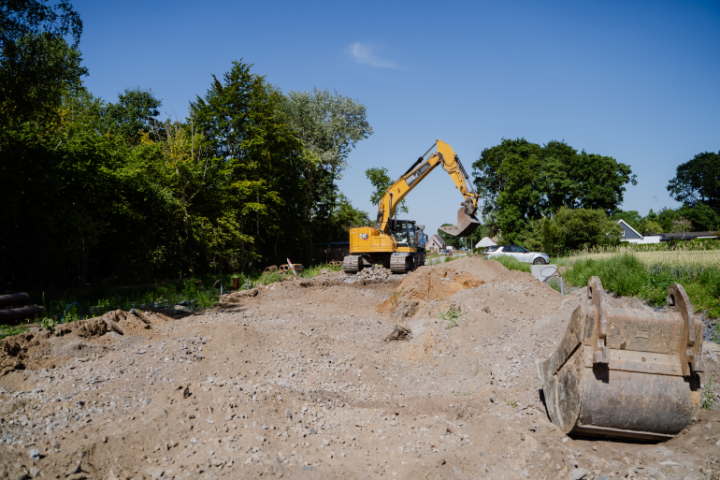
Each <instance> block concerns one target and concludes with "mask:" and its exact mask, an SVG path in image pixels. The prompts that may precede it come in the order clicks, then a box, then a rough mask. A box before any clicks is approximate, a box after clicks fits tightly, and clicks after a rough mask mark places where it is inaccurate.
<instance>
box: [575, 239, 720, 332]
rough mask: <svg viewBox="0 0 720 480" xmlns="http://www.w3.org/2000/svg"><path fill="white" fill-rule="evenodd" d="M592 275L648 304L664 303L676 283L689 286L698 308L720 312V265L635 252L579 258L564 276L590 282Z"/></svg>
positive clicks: (714, 313) (577, 283)
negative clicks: (655, 259)
mask: <svg viewBox="0 0 720 480" xmlns="http://www.w3.org/2000/svg"><path fill="white" fill-rule="evenodd" d="M592 276H598V277H600V281H601V282H602V284H603V286H604V287H605V288H606V289H608V290H610V291H612V292H615V293H617V294H618V295H622V296H637V297H640V298H643V299H645V300H646V301H647V303H648V305H651V306H656V305H664V304H665V301H666V296H667V289H668V287H670V285H672V284H673V283H679V284H680V285H682V286H683V288H685V291H686V292H687V294H688V297H690V301H691V302H692V304H693V307H695V311H702V310H707V313H708V316H710V317H711V318H716V317H718V316H720V268H718V267H716V266H714V265H709V266H707V265H705V266H703V265H698V264H687V265H682V264H667V263H661V264H652V265H649V266H646V265H645V263H644V262H643V261H642V260H641V259H639V258H638V257H637V256H636V255H634V254H632V253H623V254H620V255H615V256H612V257H609V258H602V259H595V258H588V259H583V260H578V261H576V262H575V264H574V265H573V268H572V269H569V270H568V271H566V272H565V273H564V275H563V278H564V279H565V280H566V281H567V282H568V283H569V284H571V285H575V286H578V287H582V286H585V285H587V282H588V280H589V279H590V277H592Z"/></svg>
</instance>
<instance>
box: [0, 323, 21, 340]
mask: <svg viewBox="0 0 720 480" xmlns="http://www.w3.org/2000/svg"><path fill="white" fill-rule="evenodd" d="M25 332H27V328H25V326H24V325H20V326H18V327H11V326H10V325H0V339H3V338H5V337H11V336H13V335H20V334H21V333H25Z"/></svg>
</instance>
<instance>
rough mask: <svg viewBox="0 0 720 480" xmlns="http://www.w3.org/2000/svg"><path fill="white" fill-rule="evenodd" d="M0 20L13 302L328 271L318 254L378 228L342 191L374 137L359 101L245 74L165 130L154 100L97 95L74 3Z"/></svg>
mask: <svg viewBox="0 0 720 480" xmlns="http://www.w3.org/2000/svg"><path fill="white" fill-rule="evenodd" d="M2 8H3V16H2V22H3V24H2V25H1V26H2V30H1V32H2V36H1V37H0V42H1V45H0V52H1V53H0V98H2V100H0V178H2V184H3V187H2V188H0V202H1V203H2V205H3V206H4V207H3V209H2V210H0V222H1V224H2V225H3V228H2V229H0V252H1V254H0V282H2V285H3V289H12V288H43V289H45V288H52V287H65V286H77V285H86V284H88V283H111V282H116V281H118V279H120V280H122V281H123V282H129V281H138V280H141V279H150V278H154V277H158V276H168V277H177V276H193V275H196V274H200V273H206V272H209V271H220V270H225V271H227V270H231V271H240V270H248V269H258V268H262V267H264V266H266V264H272V263H278V262H284V261H285V259H286V258H287V257H288V256H289V257H291V258H292V259H293V261H301V262H303V261H304V262H312V261H321V260H324V259H320V258H316V257H317V256H318V254H317V248H316V247H317V244H319V243H325V242H330V241H334V240H339V239H346V238H347V229H348V228H349V227H350V226H351V225H353V224H356V223H358V222H360V221H362V220H363V219H364V218H365V217H367V214H366V213H365V212H361V211H359V210H357V209H355V208H354V207H353V206H352V205H351V203H350V201H349V200H348V199H347V198H346V197H345V196H344V195H342V193H341V192H340V191H339V189H338V185H337V183H338V180H339V179H340V178H341V177H342V173H343V170H344V168H345V167H346V165H347V158H348V155H349V153H350V152H351V151H352V149H353V148H354V147H355V145H356V144H357V142H359V141H361V140H363V139H365V138H367V137H368V136H369V135H371V134H372V128H371V126H370V124H369V123H368V121H367V113H366V109H365V107H364V106H363V105H362V104H360V103H359V102H358V101H356V100H354V99H351V98H349V97H347V96H344V95H341V94H339V93H337V92H330V91H328V90H318V89H315V90H313V91H311V92H289V93H287V94H285V93H283V92H281V91H280V90H279V89H278V88H276V87H274V86H273V85H272V84H271V83H269V82H268V81H267V80H266V79H265V77H263V76H261V75H259V74H257V73H255V72H253V71H252V66H251V65H248V64H246V63H244V62H243V61H242V60H238V61H235V62H232V64H231V65H230V68H229V70H228V71H227V72H226V73H224V74H223V75H222V76H214V75H213V76H209V80H210V81H209V85H208V89H207V91H206V92H204V93H203V94H202V95H198V96H197V97H196V98H195V100H193V101H191V102H190V108H189V115H188V117H187V119H184V120H180V119H167V118H165V119H163V118H161V116H160V108H161V106H162V102H161V100H160V99H158V98H157V97H156V96H155V95H154V94H153V93H152V91H150V90H141V89H126V90H125V91H124V92H122V93H120V94H119V95H118V99H117V101H115V102H107V101H105V100H103V99H101V98H98V97H96V96H94V95H93V94H92V93H91V92H90V91H88V89H87V88H86V87H85V85H84V84H83V77H84V76H86V75H87V74H88V71H87V68H86V67H84V66H83V65H82V57H81V53H80V51H79V49H78V44H79V41H80V36H81V33H82V22H81V20H80V17H79V15H77V13H76V12H75V11H74V10H73V9H72V6H71V5H70V4H69V3H68V2H67V1H65V0H62V1H60V2H57V3H55V4H47V3H46V2H44V1H40V0H25V1H20V2H10V3H5V4H3V6H2ZM71 42H72V43H71Z"/></svg>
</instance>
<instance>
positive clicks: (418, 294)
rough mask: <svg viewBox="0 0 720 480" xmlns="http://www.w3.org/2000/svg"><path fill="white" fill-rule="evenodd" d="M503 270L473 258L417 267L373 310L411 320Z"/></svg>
mask: <svg viewBox="0 0 720 480" xmlns="http://www.w3.org/2000/svg"><path fill="white" fill-rule="evenodd" d="M504 270H506V269H505V267H503V266H502V265H501V264H500V263H498V262H496V261H495V260H490V261H488V260H482V259H480V258H479V257H476V256H471V257H465V258H461V259H458V260H455V261H453V262H448V263H444V264H441V265H439V266H436V267H433V268H420V269H418V270H416V271H414V272H412V273H410V274H408V275H407V277H405V278H404V279H403V281H402V282H401V283H400V285H399V286H398V287H397V288H396V289H395V291H394V292H393V293H392V295H391V296H390V298H388V299H387V300H386V301H385V302H383V303H381V304H380V305H379V306H378V308H377V311H378V312H380V313H393V314H394V316H396V317H401V318H404V317H413V316H415V315H416V314H417V313H418V312H424V311H426V310H427V308H426V307H428V305H434V304H435V303H436V302H437V301H439V300H445V299H446V298H449V297H451V296H453V295H455V294H456V293H458V292H459V291H461V290H467V289H472V288H475V287H479V286H480V285H483V284H484V283H485V282H487V281H491V280H492V279H494V278H495V277H496V276H497V275H498V274H500V272H502V271H504Z"/></svg>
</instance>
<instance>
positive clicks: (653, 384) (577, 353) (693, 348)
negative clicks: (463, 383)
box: [537, 277, 704, 440]
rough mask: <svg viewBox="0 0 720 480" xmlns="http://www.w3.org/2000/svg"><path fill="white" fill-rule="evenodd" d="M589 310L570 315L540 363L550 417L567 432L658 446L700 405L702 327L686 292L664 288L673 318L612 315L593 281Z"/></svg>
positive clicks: (615, 311)
mask: <svg viewBox="0 0 720 480" xmlns="http://www.w3.org/2000/svg"><path fill="white" fill-rule="evenodd" d="M587 291H588V298H590V300H591V305H590V306H580V307H578V308H577V309H575V311H574V312H573V313H572V316H571V318H570V323H569V324H568V327H567V330H566V331H565V336H564V337H563V339H562V341H561V342H560V345H559V346H558V348H557V350H556V351H555V352H553V354H552V355H550V356H549V357H548V358H547V359H546V360H544V361H538V362H537V367H538V375H539V377H540V381H541V382H542V384H543V387H542V389H543V395H544V397H545V405H546V407H547V411H548V415H549V416H550V419H551V420H552V422H553V423H554V424H555V425H557V426H558V427H559V428H560V429H561V430H562V431H563V432H564V433H566V434H568V435H570V434H574V435H589V436H604V437H626V438H635V439H641V440H663V439H667V438H671V437H673V436H674V435H676V434H677V433H679V432H680V431H681V430H682V429H683V428H685V426H687V425H688V423H690V421H691V419H692V417H693V416H694V415H696V413H697V410H698V408H699V405H700V378H699V376H698V372H701V371H702V358H701V352H702V338H703V329H704V325H703V324H702V322H696V321H695V318H694V316H693V307H692V304H691V303H690V300H689V299H688V296H687V294H686V293H685V290H684V289H683V287H682V286H681V285H679V284H677V283H675V284H673V285H671V286H670V288H669V289H668V305H669V306H674V307H675V308H674V311H669V312H663V313H660V312H648V311H639V310H634V309H628V308H609V307H608V306H607V301H606V298H605V295H606V294H605V290H604V289H603V288H602V284H601V283H600V279H599V278H598V277H592V278H590V280H589V282H588V290H587Z"/></svg>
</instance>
